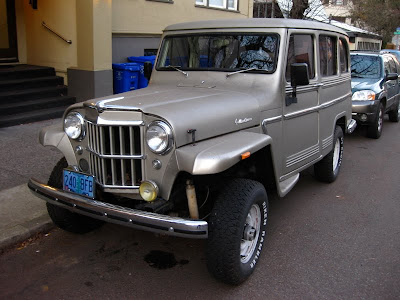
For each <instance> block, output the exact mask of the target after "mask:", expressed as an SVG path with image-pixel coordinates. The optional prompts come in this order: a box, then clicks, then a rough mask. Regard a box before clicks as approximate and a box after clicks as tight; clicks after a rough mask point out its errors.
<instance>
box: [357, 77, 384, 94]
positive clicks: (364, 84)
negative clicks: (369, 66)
mask: <svg viewBox="0 0 400 300" xmlns="http://www.w3.org/2000/svg"><path fill="white" fill-rule="evenodd" d="M381 81H382V79H376V78H374V79H368V78H351V91H352V93H354V92H357V91H361V90H373V91H374V92H375V93H378V92H379V91H380V89H381V88H380V83H381Z"/></svg>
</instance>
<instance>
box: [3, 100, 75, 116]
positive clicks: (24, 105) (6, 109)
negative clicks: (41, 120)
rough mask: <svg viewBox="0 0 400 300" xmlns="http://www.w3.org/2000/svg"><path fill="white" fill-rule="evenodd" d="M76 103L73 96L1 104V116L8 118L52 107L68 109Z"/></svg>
mask: <svg viewBox="0 0 400 300" xmlns="http://www.w3.org/2000/svg"><path fill="white" fill-rule="evenodd" d="M74 103H75V97H72V96H57V97H51V98H43V99H35V100H28V101H19V102H12V103H4V104H0V116H8V115H12V114H20V113H24V112H30V111H34V110H39V109H46V108H52V107H58V106H62V107H68V106H69V105H71V104H74Z"/></svg>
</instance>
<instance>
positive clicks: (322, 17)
mask: <svg viewBox="0 0 400 300" xmlns="http://www.w3.org/2000/svg"><path fill="white" fill-rule="evenodd" d="M253 7H254V13H253V15H254V17H256V18H274V17H277V18H281V17H285V18H291V19H316V20H318V21H327V20H328V17H327V16H326V14H325V9H324V6H323V5H322V3H321V0H255V1H254V6H253Z"/></svg>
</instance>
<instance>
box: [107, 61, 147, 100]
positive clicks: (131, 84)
mask: <svg viewBox="0 0 400 300" xmlns="http://www.w3.org/2000/svg"><path fill="white" fill-rule="evenodd" d="M112 68H113V74H114V78H113V83H114V94H119V93H123V92H128V91H132V90H137V89H138V88H139V73H140V66H139V65H138V64H136V63H122V64H112Z"/></svg>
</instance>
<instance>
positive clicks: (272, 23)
mask: <svg viewBox="0 0 400 300" xmlns="http://www.w3.org/2000/svg"><path fill="white" fill-rule="evenodd" d="M226 28H296V29H297V28H300V29H320V30H326V31H333V32H337V33H341V34H346V33H345V32H344V31H343V30H341V29H340V28H338V27H336V26H332V25H330V24H326V23H321V22H315V21H305V20H296V19H262V18H261V19H222V20H221V19H219V20H209V21H196V22H188V23H179V24H174V25H170V26H168V27H167V28H165V30H164V31H177V30H195V29H226Z"/></svg>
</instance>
